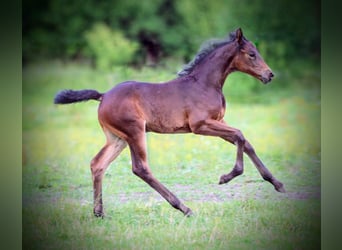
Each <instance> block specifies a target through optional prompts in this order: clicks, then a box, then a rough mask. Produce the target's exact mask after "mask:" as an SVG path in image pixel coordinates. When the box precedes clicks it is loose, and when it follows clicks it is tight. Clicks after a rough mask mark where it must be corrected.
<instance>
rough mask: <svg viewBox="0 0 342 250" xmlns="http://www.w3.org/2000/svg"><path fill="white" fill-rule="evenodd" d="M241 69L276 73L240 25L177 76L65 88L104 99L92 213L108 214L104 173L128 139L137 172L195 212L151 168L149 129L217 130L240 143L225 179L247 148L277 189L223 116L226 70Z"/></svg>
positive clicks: (64, 94) (60, 99)
mask: <svg viewBox="0 0 342 250" xmlns="http://www.w3.org/2000/svg"><path fill="white" fill-rule="evenodd" d="M234 71H240V72H244V73H247V74H249V75H252V76H254V77H255V78H257V79H259V80H260V81H262V82H263V83H265V84H266V83H268V82H270V81H271V80H272V77H273V73H272V71H271V69H270V68H269V67H268V66H267V64H266V63H265V62H264V60H263V59H262V57H261V56H260V55H259V53H258V51H257V49H256V48H255V46H254V45H253V44H252V43H251V42H249V41H248V40H247V39H246V38H245V37H244V36H243V34H242V30H241V29H240V28H239V29H237V30H236V31H235V32H232V33H231V34H230V37H229V38H228V39H225V40H222V41H216V42H214V43H212V44H211V45H210V46H207V47H206V48H204V49H202V50H201V51H200V52H199V53H198V54H197V56H196V57H195V58H194V60H193V61H192V62H190V63H189V64H188V65H187V66H186V67H185V68H184V70H183V71H181V72H180V73H179V74H178V75H179V77H178V78H176V79H173V80H171V81H168V82H165V83H160V84H151V83H142V82H134V81H127V82H123V83H121V84H118V85H117V86H115V87H114V88H112V89H111V90H109V91H108V92H106V93H99V92H97V91H96V90H79V91H74V90H64V91H61V92H59V93H58V94H57V95H56V97H55V99H54V102H55V103H56V104H67V103H73V102H80V101H87V100H90V99H93V100H98V101H100V105H99V108H98V120H99V123H100V125H101V127H102V129H103V132H104V134H105V136H106V139H107V141H106V144H105V145H104V147H103V148H102V149H101V150H100V152H99V153H98V154H97V155H96V156H95V157H94V158H93V160H92V161H91V173H92V179H93V188H94V210H93V212H94V215H95V216H100V217H103V216H104V212H103V202H102V178H103V175H104V172H105V170H106V169H107V167H108V166H109V164H110V163H111V162H112V161H114V160H115V158H116V157H117V156H118V155H119V154H120V153H121V151H122V150H123V149H124V148H125V147H126V146H127V145H128V146H129V149H130V152H131V158H132V170H133V173H134V174H136V175H137V176H139V177H140V178H141V179H142V180H144V181H145V182H146V183H147V184H149V185H150V186H151V187H152V188H153V189H155V190H156V191H157V192H158V193H159V194H160V195H161V196H163V197H164V198H165V199H166V200H167V201H168V202H169V203H170V204H171V205H172V206H173V207H174V208H176V209H179V210H180V211H181V212H183V213H184V215H186V216H189V215H191V214H192V211H191V209H190V208H188V207H187V206H185V205H184V204H183V203H182V202H181V201H180V200H179V199H178V198H177V197H176V196H175V195H174V194H173V193H172V192H171V191H169V190H168V189H167V188H166V187H165V186H164V185H163V184H162V183H160V182H159V181H158V180H157V179H156V178H155V177H154V176H153V174H152V172H151V170H150V168H149V166H148V163H147V162H148V161H147V153H146V138H145V137H146V135H145V133H146V132H156V133H194V134H199V135H209V136H217V137H221V138H222V139H224V140H226V141H228V142H230V143H232V144H235V145H236V146H237V156H236V162H235V165H234V168H233V169H232V171H231V172H230V173H228V174H224V175H222V176H221V178H220V181H219V184H224V183H227V182H229V181H230V180H232V179H233V178H234V177H236V176H238V175H241V174H242V172H243V153H246V154H247V155H248V156H249V157H250V159H251V160H252V161H253V163H254V165H255V166H256V168H257V169H258V171H259V172H260V174H261V176H262V177H263V178H264V179H265V180H266V181H269V182H270V183H272V184H273V186H274V188H275V189H276V190H277V191H279V192H285V189H284V186H283V184H282V183H281V182H280V181H278V180H277V179H276V178H275V177H274V176H273V175H272V174H271V173H270V172H269V170H268V169H267V168H266V167H265V166H264V164H263V163H262V162H261V160H260V159H259V158H258V156H257V155H256V153H255V151H254V149H253V147H252V145H251V144H250V143H249V142H248V141H247V140H246V139H245V138H244V136H243V134H242V133H241V131H240V130H238V129H236V128H233V127H230V126H228V125H227V124H226V123H225V122H224V120H223V117H224V114H225V109H226V105H225V98H224V96H223V93H222V88H223V84H224V82H225V79H226V78H227V76H228V75H229V74H230V73H232V72H234Z"/></svg>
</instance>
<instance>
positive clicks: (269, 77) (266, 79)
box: [259, 70, 274, 84]
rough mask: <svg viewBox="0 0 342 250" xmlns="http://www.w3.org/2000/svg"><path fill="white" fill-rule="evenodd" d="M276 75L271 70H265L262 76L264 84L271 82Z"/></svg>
mask: <svg viewBox="0 0 342 250" xmlns="http://www.w3.org/2000/svg"><path fill="white" fill-rule="evenodd" d="M273 77H274V74H273V73H272V71H271V70H267V72H265V73H264V74H262V75H261V76H260V78H259V79H260V80H261V81H262V82H263V83H264V84H267V83H269V82H270V81H272V78H273Z"/></svg>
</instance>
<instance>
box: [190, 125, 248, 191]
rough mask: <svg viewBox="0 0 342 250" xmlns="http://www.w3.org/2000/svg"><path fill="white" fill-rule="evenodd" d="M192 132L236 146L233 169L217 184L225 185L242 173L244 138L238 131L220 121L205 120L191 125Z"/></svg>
mask: <svg viewBox="0 0 342 250" xmlns="http://www.w3.org/2000/svg"><path fill="white" fill-rule="evenodd" d="M192 132H193V133H195V134H200V135H209V136H217V137H221V138H223V139H224V140H226V141H229V142H232V143H234V144H235V145H236V146H237V154H236V161H235V164H234V167H233V169H232V170H231V172H230V173H228V174H224V175H222V176H221V177H220V181H219V184H224V183H227V182H229V181H231V180H232V179H233V178H235V177H236V176H239V175H241V174H242V173H243V167H244V166H243V152H244V147H245V138H244V136H243V134H242V133H241V131H240V130H238V129H236V128H233V127H230V126H228V125H226V124H225V123H223V122H221V121H216V120H205V121H202V122H198V123H196V124H195V125H193V126H192Z"/></svg>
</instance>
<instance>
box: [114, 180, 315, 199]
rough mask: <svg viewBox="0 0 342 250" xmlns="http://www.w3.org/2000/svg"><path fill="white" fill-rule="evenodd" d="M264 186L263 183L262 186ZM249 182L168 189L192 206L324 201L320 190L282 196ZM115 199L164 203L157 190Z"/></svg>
mask: <svg viewBox="0 0 342 250" xmlns="http://www.w3.org/2000/svg"><path fill="white" fill-rule="evenodd" d="M261 182H262V183H261ZM261 182H260V181H255V182H252V181H248V182H245V183H234V184H232V183H230V184H226V185H218V184H209V185H208V184H207V185H197V186H195V185H183V184H182V185H181V184H176V185H172V186H171V185H170V186H168V188H169V189H170V190H171V191H172V192H173V193H174V194H176V196H177V197H179V198H180V199H181V200H183V201H185V202H186V201H191V202H227V201H232V200H247V199H258V200H270V199H272V200H282V199H290V200H306V199H320V197H321V190H320V187H319V186H314V187H305V188H303V187H301V189H299V188H298V189H297V190H295V189H294V188H290V189H289V190H287V192H286V193H278V192H276V191H275V190H274V188H273V187H272V186H270V184H268V183H266V182H263V181H261ZM113 196H114V197H115V198H114V197H113V199H115V200H117V201H119V202H120V203H126V202H132V201H141V202H146V201H164V199H163V198H162V197H161V196H160V195H159V194H158V193H157V192H156V191H154V190H152V189H151V191H148V192H136V193H119V194H115V195H113Z"/></svg>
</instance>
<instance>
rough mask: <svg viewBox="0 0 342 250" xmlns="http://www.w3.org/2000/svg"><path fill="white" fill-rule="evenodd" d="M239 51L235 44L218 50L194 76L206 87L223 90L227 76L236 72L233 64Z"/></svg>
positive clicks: (204, 62)
mask: <svg viewBox="0 0 342 250" xmlns="http://www.w3.org/2000/svg"><path fill="white" fill-rule="evenodd" d="M237 49H238V48H237V46H236V45H235V43H234V42H231V43H229V44H227V45H224V46H222V47H220V48H218V49H216V50H215V51H213V52H212V53H211V54H209V55H208V56H207V57H206V58H205V59H204V60H203V62H202V63H200V64H199V65H198V66H197V67H196V68H195V70H194V71H193V73H194V76H195V77H196V78H197V79H198V80H199V82H200V83H201V84H203V85H205V86H206V87H214V88H221V89H222V87H223V85H224V82H225V80H226V78H227V76H228V75H229V74H230V73H231V72H233V71H234V69H233V67H232V65H231V63H232V61H233V59H234V56H235V55H236V52H237Z"/></svg>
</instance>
